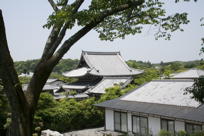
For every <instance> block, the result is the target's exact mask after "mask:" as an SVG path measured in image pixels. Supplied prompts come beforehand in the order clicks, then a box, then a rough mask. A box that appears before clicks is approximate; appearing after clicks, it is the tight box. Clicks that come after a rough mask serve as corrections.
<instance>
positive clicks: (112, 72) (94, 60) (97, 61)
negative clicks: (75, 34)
mask: <svg viewBox="0 0 204 136" xmlns="http://www.w3.org/2000/svg"><path fill="white" fill-rule="evenodd" d="M82 58H83V59H84V60H85V62H86V63H87V65H88V67H89V68H90V71H89V73H90V74H92V75H98V76H128V75H137V74H141V73H143V71H142V70H138V69H133V68H130V67H129V66H128V65H127V64H126V63H125V61H124V60H123V58H122V57H121V55H120V52H88V51H83V52H82V57H81V59H82Z"/></svg>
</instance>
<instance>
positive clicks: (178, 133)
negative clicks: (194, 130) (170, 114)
mask: <svg viewBox="0 0 204 136" xmlns="http://www.w3.org/2000/svg"><path fill="white" fill-rule="evenodd" d="M176 136H187V133H186V131H183V130H181V131H179V132H177V133H176Z"/></svg>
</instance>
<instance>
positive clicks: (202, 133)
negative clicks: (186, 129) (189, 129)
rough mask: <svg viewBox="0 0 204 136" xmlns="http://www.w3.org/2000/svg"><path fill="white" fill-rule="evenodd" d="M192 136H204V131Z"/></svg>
mask: <svg viewBox="0 0 204 136" xmlns="http://www.w3.org/2000/svg"><path fill="white" fill-rule="evenodd" d="M190 136H204V131H201V132H195V133H193V134H191V135H190Z"/></svg>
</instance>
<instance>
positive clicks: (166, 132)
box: [159, 130, 172, 136]
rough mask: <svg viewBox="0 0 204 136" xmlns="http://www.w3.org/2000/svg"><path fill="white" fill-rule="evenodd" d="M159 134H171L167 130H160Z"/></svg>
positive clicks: (165, 135)
mask: <svg viewBox="0 0 204 136" xmlns="http://www.w3.org/2000/svg"><path fill="white" fill-rule="evenodd" d="M159 136H172V134H171V133H170V132H169V131H166V130H161V131H160V132H159Z"/></svg>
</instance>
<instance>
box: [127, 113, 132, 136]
mask: <svg viewBox="0 0 204 136" xmlns="http://www.w3.org/2000/svg"><path fill="white" fill-rule="evenodd" d="M127 116H128V132H129V133H131V132H132V114H131V113H128V114H127Z"/></svg>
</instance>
